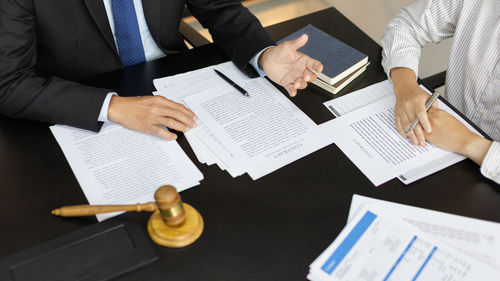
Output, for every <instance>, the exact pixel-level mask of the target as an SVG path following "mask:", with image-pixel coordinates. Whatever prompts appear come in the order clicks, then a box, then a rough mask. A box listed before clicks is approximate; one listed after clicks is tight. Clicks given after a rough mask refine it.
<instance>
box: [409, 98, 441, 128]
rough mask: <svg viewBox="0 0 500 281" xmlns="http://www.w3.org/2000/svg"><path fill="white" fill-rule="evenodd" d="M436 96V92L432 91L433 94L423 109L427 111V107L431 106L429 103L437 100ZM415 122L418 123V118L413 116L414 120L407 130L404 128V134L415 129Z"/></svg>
mask: <svg viewBox="0 0 500 281" xmlns="http://www.w3.org/2000/svg"><path fill="white" fill-rule="evenodd" d="M438 97H439V93H438V92H434V94H432V96H431V97H430V98H429V99H428V100H427V102H426V103H425V111H428V110H429V108H431V105H432V104H433V103H434V102H435V101H436V100H437V98H438ZM417 124H418V118H415V120H413V122H412V123H411V125H410V127H409V128H408V130H406V132H405V135H406V136H408V135H409V134H410V133H411V131H413V129H415V126H417Z"/></svg>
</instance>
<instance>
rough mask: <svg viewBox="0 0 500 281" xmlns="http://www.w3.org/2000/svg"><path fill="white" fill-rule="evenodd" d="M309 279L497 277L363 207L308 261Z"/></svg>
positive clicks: (499, 275) (377, 210)
mask: <svg viewBox="0 0 500 281" xmlns="http://www.w3.org/2000/svg"><path fill="white" fill-rule="evenodd" d="M307 278H308V279H309V280H314V281H326V280H332V281H333V280H372V281H377V280H380V281H382V280H398V281H406V280H408V281H415V280H454V281H467V280H470V281H472V280H498V279H499V278H500V272H499V271H497V270H496V269H495V268H493V267H491V266H489V265H488V264H486V263H484V262H482V261H480V260H478V259H476V258H474V257H471V256H469V255H467V254H465V253H463V252H462V251H460V250H458V249H455V248H454V247H452V246H450V245H448V244H447V243H444V242H442V241H440V240H438V239H435V238H434V237H432V236H430V235H428V234H426V233H424V232H423V231H421V230H419V229H418V228H416V227H414V226H412V225H411V224H409V223H407V222H405V221H403V220H401V219H400V218H398V217H396V216H394V215H392V214H391V213H389V212H387V211H386V210H384V209H382V208H380V207H379V206H375V205H373V206H367V207H365V208H363V209H361V210H360V212H359V214H358V215H357V216H356V217H355V218H354V219H352V220H351V222H350V223H349V224H347V226H346V227H345V228H344V229H343V230H342V231H341V233H340V234H339V235H338V236H337V238H336V239H335V240H334V241H333V243H332V244H331V245H330V246H329V247H328V248H327V249H326V250H325V251H324V252H323V253H322V254H321V255H320V256H319V257H318V258H317V259H316V260H315V261H314V262H313V263H312V264H311V265H310V273H309V275H308V276H307Z"/></svg>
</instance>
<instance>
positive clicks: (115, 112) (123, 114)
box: [108, 96, 196, 140]
mask: <svg viewBox="0 0 500 281" xmlns="http://www.w3.org/2000/svg"><path fill="white" fill-rule="evenodd" d="M108 119H109V120H111V121H114V122H117V123H120V124H121V125H122V126H123V127H125V128H128V129H131V130H135V131H142V132H147V133H152V134H155V135H157V136H159V137H162V138H165V139H168V140H175V139H176V138H177V135H176V134H174V133H172V132H169V131H168V130H166V129H165V128H163V127H162V126H165V127H167V128H170V129H174V130H176V131H180V132H187V131H188V130H189V129H190V128H194V127H196V116H195V115H194V113H193V112H192V111H191V110H189V109H187V108H186V107H185V106H184V105H182V104H179V103H176V102H173V101H171V100H169V99H167V98H165V97H162V96H144V97H119V96H113V97H112V98H111V102H110V104H109V110H108Z"/></svg>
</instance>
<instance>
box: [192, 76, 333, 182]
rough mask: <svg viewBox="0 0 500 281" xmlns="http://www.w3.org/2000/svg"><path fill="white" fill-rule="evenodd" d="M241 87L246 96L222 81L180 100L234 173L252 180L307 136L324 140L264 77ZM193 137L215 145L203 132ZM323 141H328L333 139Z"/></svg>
mask: <svg viewBox="0 0 500 281" xmlns="http://www.w3.org/2000/svg"><path fill="white" fill-rule="evenodd" d="M243 87H244V89H245V90H246V91H248V93H249V96H244V95H242V94H241V93H240V92H238V91H237V90H236V89H235V88H233V87H232V86H231V85H229V84H227V83H226V84H224V85H221V86H219V87H216V88H211V89H208V90H206V91H203V92H200V93H198V94H194V95H190V96H187V97H185V98H184V102H185V103H186V104H187V105H188V107H189V108H190V109H191V110H193V112H194V113H195V114H196V115H197V116H198V118H199V119H200V120H201V121H202V122H203V123H204V124H205V125H206V126H207V127H208V128H210V130H211V131H212V133H213V134H215V135H216V136H217V137H218V138H219V140H220V141H221V143H223V144H224V147H223V149H218V150H217V151H216V154H217V155H219V156H220V158H221V160H222V161H223V162H224V163H226V164H227V165H228V166H230V167H233V168H234V169H236V171H238V173H243V172H248V174H249V175H250V176H251V177H252V179H258V178H260V177H261V176H263V175H265V174H268V173H269V172H271V171H274V170H276V169H277V168H279V167H281V161H280V159H281V158H282V157H284V156H285V155H287V154H295V153H296V151H303V150H304V148H306V147H308V143H307V142H306V140H307V139H309V140H310V141H311V140H314V139H318V140H322V139H324V140H327V139H328V136H327V135H325V136H324V135H322V134H321V131H320V130H318V126H317V125H316V124H315V123H314V122H313V121H312V120H311V119H310V118H309V117H308V116H307V115H305V113H303V112H302V111H301V110H300V109H299V108H298V107H296V106H295V105H294V104H293V103H292V102H290V100H288V99H287V98H286V97H285V96H283V94H282V93H281V92H280V91H278V89H276V88H275V87H274V86H273V85H272V84H271V83H270V82H269V81H267V80H266V79H254V80H252V81H251V82H249V83H245V84H243ZM330 136H331V135H330ZM199 137H200V138H201V139H202V141H203V142H205V143H207V144H209V145H210V146H211V147H214V148H215V147H217V146H216V145H215V144H214V143H211V139H210V138H208V137H206V136H205V135H204V134H200V135H199ZM329 139H330V143H331V140H332V139H333V138H332V137H330V138H329ZM277 163H280V164H277Z"/></svg>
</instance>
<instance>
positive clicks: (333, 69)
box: [278, 24, 370, 94]
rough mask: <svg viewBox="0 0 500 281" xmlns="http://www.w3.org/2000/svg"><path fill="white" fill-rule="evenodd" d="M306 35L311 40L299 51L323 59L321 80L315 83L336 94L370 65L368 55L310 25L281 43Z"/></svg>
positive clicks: (319, 75) (319, 77)
mask: <svg viewBox="0 0 500 281" xmlns="http://www.w3.org/2000/svg"><path fill="white" fill-rule="evenodd" d="M303 34H307V36H308V37H309V40H308V41H307V44H306V45H305V46H304V47H302V48H300V49H298V51H299V52H302V53H304V54H306V55H308V56H309V57H311V58H313V59H316V60H318V61H320V62H322V63H323V67H324V68H323V72H322V73H317V75H318V79H317V80H315V81H313V82H312V83H313V84H314V85H316V86H318V87H320V88H322V89H324V90H326V91H328V92H330V93H332V94H336V93H338V92H339V91H340V90H342V89H343V88H344V87H345V86H347V85H348V84H349V83H351V81H353V80H354V79H355V78H356V77H358V76H359V75H361V73H363V72H364V71H365V70H366V68H367V67H368V65H369V64H370V63H369V62H368V56H367V55H365V54H363V53H361V52H359V51H358V50H356V49H354V48H352V47H351V46H349V45H347V44H345V43H343V42H341V41H339V40H337V39H336V38H334V37H332V36H330V35H329V34H327V33H325V32H323V31H321V30H320V29H318V28H316V27H314V26H313V25H310V24H309V25H307V26H305V27H304V28H301V29H299V30H298V31H296V32H294V33H292V34H290V35H289V36H287V37H285V38H283V39H282V40H280V41H279V42H278V43H282V42H284V41H291V40H294V39H297V38H299V37H300V36H302V35H303Z"/></svg>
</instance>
